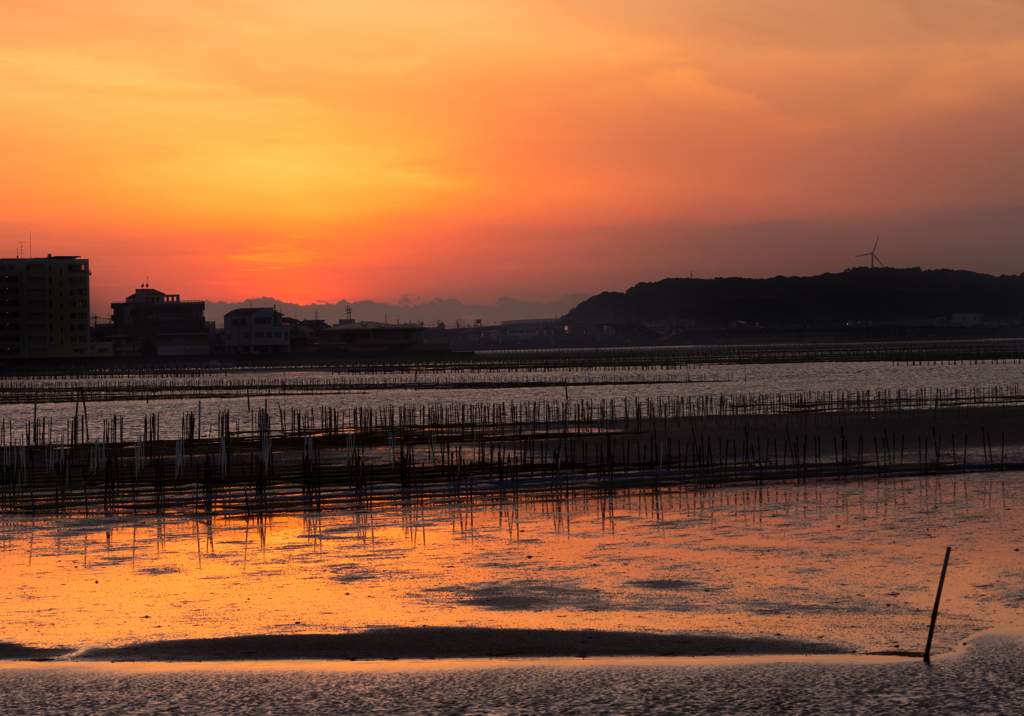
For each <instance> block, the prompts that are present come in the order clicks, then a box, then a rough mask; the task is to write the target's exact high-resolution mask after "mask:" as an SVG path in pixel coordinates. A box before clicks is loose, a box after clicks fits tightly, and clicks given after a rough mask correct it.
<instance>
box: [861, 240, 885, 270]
mask: <svg viewBox="0 0 1024 716" xmlns="http://www.w3.org/2000/svg"><path fill="white" fill-rule="evenodd" d="M879 238H880V237H877V236H876V237H875V245H874V246H872V247H871V250H870V251H868V252H867V253H866V254H857V255H856V256H854V258H856V259H859V258H860V257H861V256H870V257H871V268H874V267H875V261H877V262H878V265H879V266H881V267H882V268H886V265H885V264H883V263H882V259H880V258H878V257H877V256H875V249H877V248H878V239H879Z"/></svg>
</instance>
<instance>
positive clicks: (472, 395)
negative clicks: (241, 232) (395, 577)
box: [0, 362, 1024, 438]
mask: <svg viewBox="0 0 1024 716" xmlns="http://www.w3.org/2000/svg"><path fill="white" fill-rule="evenodd" d="M242 375H243V376H245V375H247V376H254V377H263V378H270V379H272V380H275V381H276V380H277V379H282V380H285V381H288V380H293V379H298V378H317V377H322V378H333V379H337V378H338V376H331V375H330V374H329V373H316V372H301V373H289V372H271V371H268V372H263V373H251V374H242ZM510 375H511V376H512V377H514V378H515V379H517V380H523V381H524V383H523V385H521V386H520V387H515V388H477V389H466V390H463V389H450V388H446V389H438V390H414V389H410V388H400V389H388V390H366V389H360V390H353V391H351V392H346V393H331V394H323V393H318V394H294V393H289V394H288V395H287V396H280V395H272V396H266V397H258V398H257V397H254V398H252V399H251V400H247V399H246V398H244V397H243V398H218V399H207V400H203V401H202V413H203V416H204V418H203V424H202V426H201V427H202V429H203V435H204V436H205V435H206V434H207V433H208V432H209V430H210V429H211V428H214V426H215V424H216V422H215V421H216V415H217V412H218V411H223V410H230V411H231V413H232V414H233V415H235V416H247V415H248V412H249V407H250V406H251V407H253V408H256V407H263V405H264V402H266V405H267V407H268V408H269V413H270V415H271V420H272V421H273V423H274V429H277V427H278V426H277V421H278V410H279V408H281V409H283V410H284V411H285V412H286V413H287V412H288V411H289V410H291V409H296V410H306V411H308V410H310V409H313V410H318V409H319V408H320V407H321V406H327V407H331V408H336V409H338V410H349V411H350V410H351V409H352V408H355V407H380V406H385V405H422V404H424V403H433V402H461V403H500V402H518V401H552V402H554V401H560V400H563V399H564V398H565V394H566V389H565V388H564V387H563V386H561V385H559V386H556V387H537V386H533V385H531V384H530V381H533V380H544V381H550V380H555V381H557V382H560V383H561V382H563V381H564V382H566V383H567V384H568V392H569V397H570V398H571V399H573V400H581V399H583V400H593V401H596V402H600V401H602V400H609V399H613V400H617V401H621V400H623V399H628V400H632V399H633V398H635V397H649V398H658V397H679V396H699V395H720V394H727V395H731V394H751V393H769V394H772V393H790V392H796V393H799V392H806V391H829V390H831V391H856V390H871V391H875V390H882V389H890V390H899V389H917V388H927V389H933V388H942V389H946V388H954V387H974V386H981V387H990V386H1000V387H1002V386H1012V385H1015V384H1017V383H1019V382H1021V378H1022V377H1024V369H1022V366H1021V365H1019V364H1013V363H982V364H958V365H913V366H912V365H905V364H901V365H893V364H891V363H885V362H870V363H787V364H771V365H749V366H710V367H699V368H694V369H689V370H686V369H668V370H661V369H652V370H628V371H627V370H613V369H599V370H572V371H544V372H537V373H516V374H508V373H501V372H487V373H457V374H454V375H453V374H437V375H434V374H431V373H429V372H425V373H423V374H422V375H421V376H420V380H424V381H429V380H431V379H432V378H434V377H440V378H442V379H447V378H454V379H458V380H460V381H462V380H465V381H470V380H472V381H479V382H491V381H493V382H502V381H506V380H508V379H509V377H510ZM699 377H700V378H705V379H708V378H710V379H713V380H709V381H707V382H682V381H685V380H687V379H688V378H689V379H697V378H699ZM217 379H218V380H219V378H217ZM403 379H404V378H403ZM353 380H362V378H360V377H354V378H353ZM593 381H613V382H612V383H611V384H606V385H590V384H588V383H591V382H593ZM615 381H641V382H640V383H617V382H615ZM198 409H199V401H198V400H191V399H190V400H187V401H185V400H176V399H167V400H153V401H144V400H137V401H111V402H101V403H91V404H90V406H89V421H90V425H93V426H97V425H100V424H102V421H103V419H104V418H109V417H111V416H113V415H116V416H118V418H122V417H123V418H124V427H125V436H126V438H127V437H128V436H129V435H131V436H132V437H133V438H134V436H135V435H136V434H138V433H141V432H142V420H143V416H148V415H150V414H153V413H156V414H158V415H159V416H160V423H161V425H162V426H163V433H162V435H161V437H169V438H174V437H177V435H178V426H179V425H180V420H181V415H182V413H183V412H184V411H198ZM75 411H76V406H75V404H74V403H55V404H50V403H40V404H39V405H32V404H22V405H3V406H0V416H2V417H3V418H4V420H11V421H13V424H14V425H15V426H16V427H17V426H22V425H24V424H25V423H26V422H27V421H30V420H31V419H32V416H33V415H37V416H38V417H40V418H42V417H45V418H47V419H48V420H52V421H53V422H54V424H55V426H56V427H57V428H58V430H59V429H60V428H61V427H62V426H63V425H64V423H65V422H66V421H67V420H69V419H70V418H71V417H73V416H74V415H75V414H76V412H75ZM246 419H247V418H246ZM241 427H243V428H247V426H246V425H242V426H241Z"/></svg>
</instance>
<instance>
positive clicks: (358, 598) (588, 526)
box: [0, 472, 1024, 659]
mask: <svg viewBox="0 0 1024 716" xmlns="http://www.w3.org/2000/svg"><path fill="white" fill-rule="evenodd" d="M1022 517H1024V475H1021V474H1020V473H1016V472H998V473H975V474H959V475H956V474H944V475H939V476H920V477H914V478H907V479H892V478H890V479H882V480H868V479H861V480H847V481H825V480H822V481H813V480H807V481H776V482H772V483H770V484H765V485H757V484H747V485H729V486H727V485H723V486H714V487H705V488H693V487H686V486H674V487H671V488H662V489H655V488H643V489H639V488H637V489H623V490H619V491H614V492H609V491H607V490H594V489H588V490H572V489H567V490H565V491H553V492H550V493H544V494H531V495H529V496H527V497H521V498H519V499H513V498H512V497H510V496H507V495H506V496H500V495H479V494H478V495H472V496H469V497H467V498H466V499H464V500H452V499H450V497H449V498H445V499H444V500H438V501H431V500H427V499H424V500H413V499H410V500H408V501H407V502H405V503H399V504H395V503H388V504H383V505H380V506H379V507H370V508H362V509H358V510H357V509H352V510H337V511H332V512H325V513H320V514H315V515H305V516H303V515H295V516H289V515H280V516H274V517H271V518H267V519H263V520H254V519H250V520H245V519H241V518H237V519H229V518H203V519H195V518H191V517H159V516H138V517H128V516H121V517H117V518H104V517H102V516H99V517H97V516H93V517H88V518H86V517H74V518H67V519H65V518H61V517H59V516H58V517H46V518H35V519H33V518H31V517H27V516H22V517H13V516H10V515H7V516H5V517H4V518H3V522H2V523H0V572H2V574H3V575H4V579H3V582H2V584H0V610H2V611H0V613H2V615H3V616H2V634H3V637H2V640H3V641H5V642H8V643H12V644H21V645H24V646H28V647H34V648H64V649H71V650H73V651H75V652H76V653H79V654H81V650H86V649H101V648H115V647H125V646H128V645H133V644H152V643H153V642H160V641H173V640H194V639H218V638H222V637H243V636H252V635H270V636H275V635H277V636H289V637H296V636H302V635H332V634H358V633H359V632H362V631H364V630H367V629H374V628H383V627H387V628H400V629H401V628H420V627H423V626H424V625H427V626H429V627H453V628H454V627H462V628H464V627H476V628H484V629H513V628H514V629H525V630H568V631H574V632H575V631H581V630H595V631H599V632H626V633H639V634H648V635H680V634H692V635H703V636H716V635H717V636H727V637H733V638H776V639H781V640H787V641H796V642H804V643H807V644H813V645H817V646H816V647H815V649H810V648H808V649H807V650H808V651H815V650H818V649H820V650H822V651H827V650H841V651H851V652H856V653H861V654H868V653H879V652H910V653H913V652H919V651H921V650H922V649H923V646H924V641H925V637H926V633H927V625H928V618H929V615H930V610H931V606H932V602H933V599H934V594H935V591H934V590H935V586H936V581H937V578H938V573H939V568H940V566H941V562H942V556H943V552H944V549H945V547H946V545H951V546H952V547H953V558H952V560H951V563H950V569H949V576H948V578H947V582H946V587H945V591H944V596H943V604H942V611H941V613H940V615H939V623H938V630H937V634H936V641H935V645H934V647H933V649H934V653H936V654H941V653H945V652H948V651H950V650H951V649H952V648H953V647H954V646H955V645H957V644H958V643H960V642H962V641H963V640H964V638H965V637H967V636H969V635H971V634H972V633H975V632H978V631H980V630H983V629H988V628H991V627H996V626H998V627H1024V553H1022V552H1021V551H1020V550H1021V549H1022V548H1024V531H1022V530H1024V522H1022ZM487 653H488V652H483V653H480V654H479V655H480V656H486V655H487ZM520 653H521V654H523V655H524V656H525V655H528V654H529V652H520ZM534 653H536V652H534ZM612 653H616V652H612ZM628 653H644V652H643V651H642V650H641V651H640V652H636V651H632V652H628ZM646 653H652V654H662V653H673V650H671V649H661V648H660V647H659V648H658V649H651V650H649V651H648V652H646ZM674 653H679V652H678V651H676V652H674ZM695 653H737V652H736V651H735V650H733V651H731V652H721V651H718V652H714V651H711V652H708V651H702V650H697V651H696V652H695ZM584 654H586V649H580V655H584ZM462 655H464V656H470V655H473V654H472V653H470V652H463V653H462ZM273 656H274V655H273V654H272V653H270V654H264V655H263V657H262V658H267V657H271V658H273ZM288 656H289V657H292V656H298V654H297V653H295V652H294V650H293V651H292V652H289V653H288ZM311 656H315V655H314V654H311ZM336 656H339V657H342V658H344V657H345V654H343V653H338V654H336ZM364 656H366V655H365V654H364ZM370 656H372V654H371V655H370ZM380 656H383V657H385V658H387V655H386V654H380ZM110 658H130V657H128V656H127V655H126V654H124V653H123V652H122V653H120V654H118V655H117V656H116V657H115V656H114V655H113V654H111V655H110ZM156 658H160V657H156ZM175 658H182V657H181V656H180V654H179V656H178V657H175ZM185 658H189V657H187V656H186V657H185ZM192 658H196V659H203V658H208V657H204V654H203V653H202V650H201V649H197V650H196V651H195V653H194V655H193V656H192ZM230 658H247V657H246V655H245V654H236V655H234V656H232V657H230ZM249 658H254V657H252V656H249Z"/></svg>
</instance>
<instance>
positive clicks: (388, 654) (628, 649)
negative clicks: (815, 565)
mask: <svg viewBox="0 0 1024 716" xmlns="http://www.w3.org/2000/svg"><path fill="white" fill-rule="evenodd" d="M845 653H851V652H850V650H849V649H846V648H843V647H841V646H838V645H835V644H830V643H825V642H811V641H801V640H795V639H780V638H761V637H733V636H728V635H705V634H650V633H643V632H618V631H590V630H583V631H569V630H556V629H494V628H482V627H386V628H376V629H368V630H366V631H361V632H355V633H347V634H267V635H251V636H231V637H222V638H214V639H180V640H170V641H147V642H140V643H137V644H129V645H125V646H118V647H107V648H92V649H86V650H84V651H83V652H82V653H80V654H77V655H76V656H75V657H74V658H75V659H76V660H87V661H265V660H288V659H312V660H332V659H347V660H392V659H471V658H516V657H521V658H536V657H591V656H753V655H814V654H845Z"/></svg>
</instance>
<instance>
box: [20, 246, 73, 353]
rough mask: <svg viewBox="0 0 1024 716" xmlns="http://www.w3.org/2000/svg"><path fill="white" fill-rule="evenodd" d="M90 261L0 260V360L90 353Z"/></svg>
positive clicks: (51, 258)
mask: <svg viewBox="0 0 1024 716" xmlns="http://www.w3.org/2000/svg"><path fill="white" fill-rule="evenodd" d="M89 275H90V274H89V261H88V259H83V258H81V257H80V256H50V255H47V257H46V258H45V259H42V258H40V259H24V258H15V259H0V359H9V360H16V359H26V358H28V359H31V358H86V357H88V356H89V355H90V332H89Z"/></svg>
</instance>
